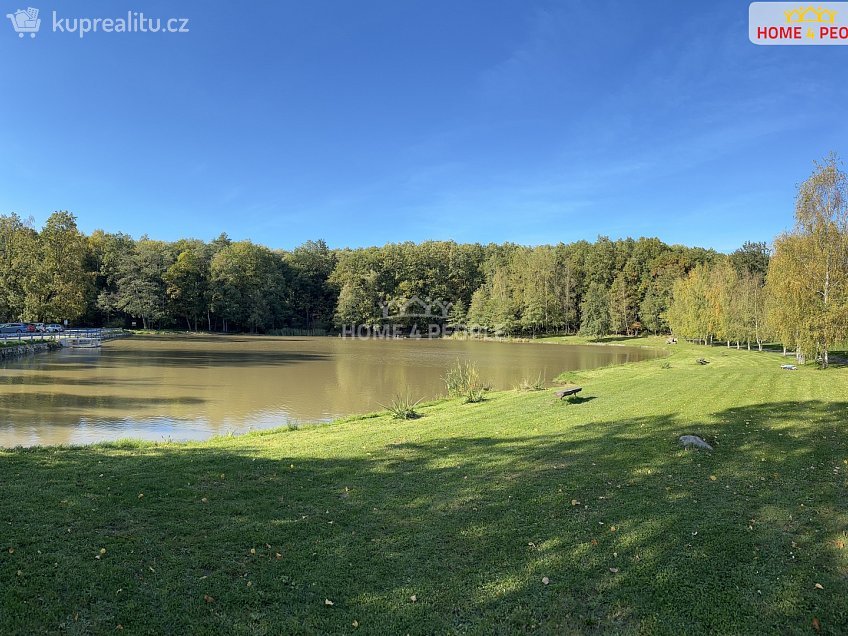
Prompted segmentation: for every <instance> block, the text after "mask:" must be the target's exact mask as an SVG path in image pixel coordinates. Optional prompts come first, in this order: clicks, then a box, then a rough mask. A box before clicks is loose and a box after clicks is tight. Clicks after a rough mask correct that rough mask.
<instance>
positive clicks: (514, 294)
mask: <svg viewBox="0 0 848 636" xmlns="http://www.w3.org/2000/svg"><path fill="white" fill-rule="evenodd" d="M717 257H718V255H717V254H716V253H715V252H712V251H709V250H704V249H700V248H688V247H682V246H677V245H675V246H669V245H666V244H665V243H663V242H661V241H660V240H658V239H644V238H643V239H638V240H633V239H625V240H618V241H612V240H610V239H608V238H606V237H600V238H599V239H598V240H597V241H596V242H594V243H589V242H587V241H579V242H576V243H571V244H568V245H566V244H559V245H555V246H547V245H545V246H539V247H524V246H520V245H514V244H509V243H508V244H503V245H495V244H490V245H479V244H460V243H455V242H452V241H427V242H424V243H419V244H416V243H399V244H389V245H385V246H383V247H370V248H362V249H341V250H331V249H329V248H328V247H327V245H326V244H325V243H324V242H323V241H316V242H312V241H310V242H307V243H305V244H304V245H301V246H300V247H297V248H295V249H294V250H291V251H279V250H271V249H268V248H267V247H263V246H261V245H257V244H255V243H252V242H250V241H231V240H230V239H229V238H228V237H227V236H226V235H221V236H220V237H218V238H217V239H215V240H214V241H211V242H208V243H207V242H203V241H199V240H195V239H182V240H179V241H176V242H173V243H167V242H163V241H157V240H153V239H151V238H149V237H147V236H142V237H141V238H139V239H137V240H136V239H133V238H132V237H130V236H127V235H126V234H121V233H117V234H110V233H106V232H103V231H100V230H98V231H95V232H94V233H92V234H91V235H90V236H85V235H83V234H82V233H81V232H80V231H79V229H78V228H77V226H76V220H75V218H74V217H73V215H71V214H69V213H68V212H56V213H54V214H53V215H51V216H50V218H49V219H48V220H47V222H46V224H45V225H44V227H43V228H42V229H41V231H37V230H36V229H35V228H33V226H32V223H31V222H26V221H24V220H22V219H20V218H19V217H17V216H15V215H10V216H4V217H0V259H2V264H0V268H2V271H0V319H2V320H28V321H57V320H63V319H69V320H71V321H73V322H75V323H84V324H93V325H100V324H104V325H107V324H108V325H130V324H131V323H132V322H136V323H137V324H138V326H142V327H160V328H161V327H178V328H186V329H190V330H198V329H206V330H219V331H249V332H266V331H271V330H275V329H285V328H297V329H320V330H327V329H333V328H339V327H340V326H342V325H374V326H378V325H380V324H381V322H382V321H383V320H384V315H383V307H384V306H385V305H386V303H392V302H394V301H398V300H401V299H409V298H413V297H418V298H421V299H435V300H440V301H444V302H448V303H451V306H450V311H449V315H447V316H444V317H442V316H440V315H436V316H435V317H434V318H433V319H434V320H437V321H439V320H441V321H442V322H444V323H446V325H448V326H450V327H452V328H455V329H465V328H467V327H468V325H473V326H474V328H475V329H477V330H478V331H479V332H483V333H488V334H497V335H522V334H526V335H536V334H544V333H555V332H556V333H574V332H577V331H578V330H582V331H584V332H585V333H589V334H593V335H602V334H605V333H608V332H609V333H621V334H631V333H639V332H641V331H644V330H648V331H651V332H661V331H664V330H666V329H667V328H668V326H667V323H666V322H665V312H666V310H667V308H668V306H669V303H670V301H671V295H672V290H673V286H674V282H675V280H677V279H678V278H680V277H681V276H684V275H686V274H688V272H689V271H690V270H692V269H693V268H694V267H696V266H697V265H699V264H702V263H708V262H712V261H713V260H714V259H716V258H717ZM400 320H401V322H402V321H403V318H401V319H400ZM411 321H412V319H410V320H409V322H411Z"/></svg>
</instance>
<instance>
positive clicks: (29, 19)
mask: <svg viewBox="0 0 848 636" xmlns="http://www.w3.org/2000/svg"><path fill="white" fill-rule="evenodd" d="M6 17H7V18H9V19H10V20H11V21H12V26H13V27H14V28H15V33H17V34H18V37H19V38H22V37H24V33H29V37H31V38H34V37H35V34H36V33H38V29H40V28H41V18H39V17H38V9H34V8H32V7H28V8H27V10H26V11H24V10H23V9H18V10H17V11H15V12H14V13H7V14H6Z"/></svg>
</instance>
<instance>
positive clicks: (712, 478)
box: [710, 475, 718, 481]
mask: <svg viewBox="0 0 848 636" xmlns="http://www.w3.org/2000/svg"><path fill="white" fill-rule="evenodd" d="M716 479H718V477H716V476H715V475H710V481H715V480H716Z"/></svg>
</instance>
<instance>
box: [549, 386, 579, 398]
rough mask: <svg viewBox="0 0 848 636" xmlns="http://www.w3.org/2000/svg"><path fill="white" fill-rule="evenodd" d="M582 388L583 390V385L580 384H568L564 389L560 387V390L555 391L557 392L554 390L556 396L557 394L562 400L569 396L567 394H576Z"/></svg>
mask: <svg viewBox="0 0 848 636" xmlns="http://www.w3.org/2000/svg"><path fill="white" fill-rule="evenodd" d="M582 390H583V387H582V386H570V387H568V388H566V389H561V390H559V391H557V392H556V396H557V397H558V398H559V399H560V400H564V399H565V398H567V397H569V396H571V395H577V394H578V393H580V391H582Z"/></svg>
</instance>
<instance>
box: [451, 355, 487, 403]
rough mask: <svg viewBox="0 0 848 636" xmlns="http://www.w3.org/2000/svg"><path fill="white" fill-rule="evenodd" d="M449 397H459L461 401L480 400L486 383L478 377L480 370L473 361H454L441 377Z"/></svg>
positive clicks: (485, 388) (485, 389)
mask: <svg viewBox="0 0 848 636" xmlns="http://www.w3.org/2000/svg"><path fill="white" fill-rule="evenodd" d="M442 379H443V380H444V381H445V386H446V387H447V390H448V395H449V396H450V397H461V398H462V399H463V402H465V403H469V402H482V401H483V399H484V393H485V392H486V391H488V390H489V388H490V387H489V385H488V383H486V382H484V381H483V380H482V379H481V378H480V371H479V369H477V365H476V364H474V363H473V362H464V363H463V362H460V361H459V360H457V361H456V364H454V366H453V367H451V368H450V369H448V372H447V373H446V374H445V376H444V377H443V378H442Z"/></svg>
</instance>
